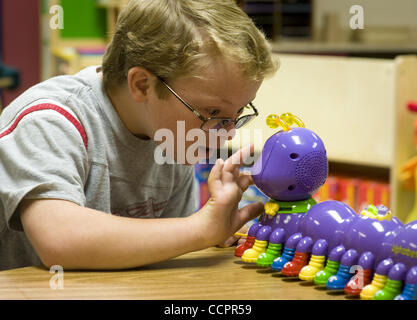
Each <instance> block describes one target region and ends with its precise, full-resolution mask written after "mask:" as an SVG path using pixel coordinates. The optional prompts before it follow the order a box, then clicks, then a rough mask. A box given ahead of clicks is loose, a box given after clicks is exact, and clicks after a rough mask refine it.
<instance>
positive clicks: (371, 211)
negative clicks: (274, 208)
mask: <svg viewBox="0 0 417 320" xmlns="http://www.w3.org/2000/svg"><path fill="white" fill-rule="evenodd" d="M359 214H360V215H361V216H365V217H368V218H371V219H376V220H378V221H383V220H388V221H390V220H391V219H392V212H391V211H388V212H387V213H386V214H385V215H380V214H378V209H377V208H376V207H375V206H374V205H370V206H369V207H368V209H366V210H362V211H361V212H360V213H359Z"/></svg>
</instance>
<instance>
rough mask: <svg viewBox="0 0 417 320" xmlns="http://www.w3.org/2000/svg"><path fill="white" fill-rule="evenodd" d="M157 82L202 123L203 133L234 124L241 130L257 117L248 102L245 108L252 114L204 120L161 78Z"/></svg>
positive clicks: (252, 106)
mask: <svg viewBox="0 0 417 320" xmlns="http://www.w3.org/2000/svg"><path fill="white" fill-rule="evenodd" d="M157 78H158V80H159V81H161V82H162V83H163V84H164V85H165V87H166V88H167V89H168V90H169V91H171V93H172V94H173V95H174V96H175V97H176V98H177V99H178V100H179V101H181V102H182V103H183V104H184V105H185V106H186V107H187V108H188V109H189V110H190V111H191V112H192V113H194V115H195V116H197V118H199V119H200V120H201V121H203V123H202V124H201V127H200V129H202V130H204V131H209V130H213V129H214V130H220V129H227V128H228V127H229V126H230V125H231V124H234V126H235V128H236V129H239V128H242V127H243V126H244V125H246V124H248V123H249V122H250V121H251V120H252V119H254V118H255V117H257V116H258V110H256V108H255V106H254V105H253V104H252V102H250V103H249V104H248V105H247V106H246V107H245V108H251V109H252V110H253V112H254V113H253V114H249V115H244V116H241V117H239V118H237V119H235V120H233V119H231V118H221V117H210V118H206V117H204V116H202V115H201V114H200V113H199V112H198V111H197V110H195V109H194V108H193V107H191V106H190V105H189V104H188V103H187V102H185V101H184V100H183V99H182V98H181V97H180V96H179V95H178V94H177V93H176V92H175V91H174V90H173V89H172V88H171V87H170V86H169V85H168V84H167V83H166V82H165V81H164V80H163V79H162V78H161V77H157Z"/></svg>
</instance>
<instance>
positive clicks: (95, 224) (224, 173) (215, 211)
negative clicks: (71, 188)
mask: <svg viewBox="0 0 417 320" xmlns="http://www.w3.org/2000/svg"><path fill="white" fill-rule="evenodd" d="M249 152H250V150H249V149H248V148H246V149H243V150H240V151H238V152H237V153H235V154H234V155H232V157H230V158H229V159H228V160H227V161H226V162H225V163H223V161H218V162H217V163H216V165H215V166H214V167H213V169H212V171H211V173H210V176H209V189H210V193H211V198H210V199H209V201H208V202H207V204H206V205H205V206H204V207H203V208H202V209H200V210H199V211H198V212H196V213H195V214H193V215H191V216H189V217H186V218H167V219H134V218H125V217H119V216H113V215H110V214H107V213H104V212H100V211H97V210H93V209H88V208H84V207H81V206H79V205H77V204H75V203H73V202H69V201H65V200H46V199H45V200H43V199H38V200H24V201H23V202H22V203H21V206H20V210H19V211H20V218H21V221H22V225H23V228H24V230H25V232H26V234H27V236H28V238H29V240H30V241H31V243H32V245H33V247H34V249H35V250H36V252H37V253H38V255H39V257H40V258H41V260H42V262H43V263H44V264H45V265H46V266H49V267H50V266H52V265H55V264H57V265H61V266H62V267H64V268H66V269H124V268H133V267H137V266H141V265H145V264H150V263H154V262H158V261H163V260H167V259H170V258H173V257H176V256H179V255H181V254H184V253H187V252H191V251H195V250H200V249H204V248H207V247H210V246H213V245H216V244H219V243H222V242H224V241H225V240H226V239H227V238H228V237H230V236H231V235H232V234H234V232H236V231H237V230H239V228H241V227H242V226H243V225H244V224H245V223H246V222H247V221H249V220H252V219H254V218H255V217H257V216H258V215H259V214H260V213H261V212H262V210H263V205H262V203H253V204H250V205H247V206H246V207H244V208H242V209H240V210H239V209H238V203H239V201H240V199H241V197H242V193H243V192H244V191H245V190H246V189H247V188H248V186H249V184H250V183H251V182H250V181H251V179H250V178H249V177H245V176H240V175H239V170H238V168H239V167H240V165H241V164H242V163H243V161H242V158H243V157H244V156H245V154H246V155H247V154H248V153H249Z"/></svg>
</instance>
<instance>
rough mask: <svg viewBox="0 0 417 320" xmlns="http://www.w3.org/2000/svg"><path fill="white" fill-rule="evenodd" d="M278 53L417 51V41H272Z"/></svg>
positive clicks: (273, 47)
mask: <svg viewBox="0 0 417 320" xmlns="http://www.w3.org/2000/svg"><path fill="white" fill-rule="evenodd" d="M272 50H273V51H274V52H276V53H294V54H297V53H300V54H303V53H316V54H323V53H335V54H344V53H417V43H410V42H408V43H356V42H340V43H325V42H313V41H296V40H293V41H276V42H272Z"/></svg>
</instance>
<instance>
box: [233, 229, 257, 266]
mask: <svg viewBox="0 0 417 320" xmlns="http://www.w3.org/2000/svg"><path fill="white" fill-rule="evenodd" d="M261 226H262V225H261V224H260V223H259V222H258V223H254V224H253V225H251V227H250V228H249V231H248V236H247V237H246V241H245V243H244V244H241V245H240V246H238V247H237V248H236V250H235V256H236V257H239V258H240V257H241V256H242V255H243V253H244V252H245V251H246V250H247V249H250V248H252V247H253V244H254V242H255V238H256V232H258V230H259V228H261Z"/></svg>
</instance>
